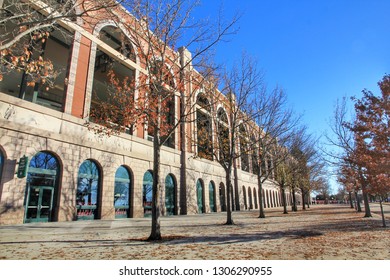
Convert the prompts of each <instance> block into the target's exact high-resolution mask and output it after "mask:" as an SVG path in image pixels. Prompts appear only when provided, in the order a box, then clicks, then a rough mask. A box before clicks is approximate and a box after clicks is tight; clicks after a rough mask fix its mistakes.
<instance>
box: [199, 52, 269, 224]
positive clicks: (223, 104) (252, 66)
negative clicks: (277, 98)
mask: <svg viewBox="0 0 390 280" xmlns="http://www.w3.org/2000/svg"><path fill="white" fill-rule="evenodd" d="M220 81H221V83H220V85H221V87H222V89H221V91H220V93H218V94H216V93H215V92H213V91H212V92H210V93H211V95H209V99H210V100H213V102H212V104H214V105H216V104H220V107H218V108H214V110H215V114H212V116H211V119H210V121H209V124H208V125H206V126H203V127H198V139H197V145H198V152H199V151H200V150H199V147H203V149H202V151H206V154H208V155H209V156H210V158H212V159H214V160H216V161H217V162H218V163H219V164H220V165H221V167H222V168H223V169H224V171H225V177H226V190H227V192H226V198H227V209H226V210H227V221H226V224H228V225H232V224H234V221H233V217H232V205H233V201H232V197H233V184H234V181H233V180H232V178H233V177H232V176H233V175H234V174H233V173H234V169H235V168H237V165H236V164H237V163H236V161H237V160H238V159H239V158H241V157H246V156H248V155H249V154H251V153H252V151H253V148H254V146H253V145H252V144H250V143H249V141H247V140H248V136H249V135H248V134H247V132H246V131H248V129H249V128H252V127H253V121H254V119H255V118H256V113H257V112H256V111H255V110H254V108H253V106H252V105H253V100H254V98H255V94H256V92H257V91H258V90H259V89H260V86H261V85H262V74H261V72H260V71H259V70H258V68H257V63H256V61H255V60H254V59H253V58H251V57H250V56H249V55H247V54H246V53H243V55H242V57H241V59H240V61H239V62H238V63H237V64H235V65H234V66H233V67H232V69H231V70H225V71H224V72H223V73H222V74H221V78H220ZM207 127H209V128H208V130H207ZM211 128H212V129H211ZM202 131H203V132H202ZM210 132H211V133H212V137H210V138H208V137H207V134H208V133H210ZM211 139H213V142H212V144H213V147H212V149H207V150H206V147H207V145H209V144H210V143H211ZM240 140H241V143H240ZM240 144H242V145H241V146H240Z"/></svg>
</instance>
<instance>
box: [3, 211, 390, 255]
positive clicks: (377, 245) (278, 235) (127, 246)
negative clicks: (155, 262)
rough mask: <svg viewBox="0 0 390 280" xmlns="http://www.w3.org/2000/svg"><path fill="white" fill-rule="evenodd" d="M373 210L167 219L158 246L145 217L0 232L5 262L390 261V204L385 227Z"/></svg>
mask: <svg viewBox="0 0 390 280" xmlns="http://www.w3.org/2000/svg"><path fill="white" fill-rule="evenodd" d="M371 208H372V211H373V217H372V218H363V216H364V213H357V212H356V211H355V210H354V209H351V208H350V207H349V206H348V205H345V204H344V205H312V206H311V207H310V209H307V210H305V211H302V210H301V207H299V211H298V212H291V211H289V214H282V212H283V211H282V210H283V209H282V208H274V209H265V211H266V218H265V219H259V218H258V212H257V211H242V212H233V219H234V222H235V225H233V226H227V225H224V223H225V221H226V213H224V212H223V213H214V214H202V215H188V216H171V217H163V218H162V219H161V226H162V234H163V237H164V240H162V241H159V242H147V241H146V239H147V237H148V236H149V233H150V224H151V220H150V219H147V218H142V219H122V220H95V221H76V222H60V223H56V222H53V223H34V224H23V225H13V226H0V259H9V260H20V259H25V260H35V259H42V260H45V259H54V260H98V259H102V260H115V259H119V260H151V259H162V260H175V259H178V260H191V259H200V260H204V259H210V260H216V259H221V260H222V259H224V260H228V259H240V260H245V259H252V260H256V259H265V260H292V259H295V260H306V259H317V260H321V259H326V260H333V259H334V260H339V259H350V260H371V259H373V260H383V259H384V260H390V205H385V211H386V219H387V225H388V227H387V228H383V227H382V221H381V216H380V215H379V206H378V204H372V205H371ZM288 210H290V208H289V209H288ZM363 210H364V208H363Z"/></svg>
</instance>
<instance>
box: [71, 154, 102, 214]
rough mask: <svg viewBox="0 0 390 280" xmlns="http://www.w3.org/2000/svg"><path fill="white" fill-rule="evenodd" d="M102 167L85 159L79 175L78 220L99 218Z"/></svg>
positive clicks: (77, 195)
mask: <svg viewBox="0 0 390 280" xmlns="http://www.w3.org/2000/svg"><path fill="white" fill-rule="evenodd" d="M100 173H101V172H100V168H99V167H98V166H97V164H96V163H95V162H94V161H92V160H86V161H84V162H83V163H82V164H81V165H80V168H79V173H78V177H77V194H76V204H77V205H76V207H77V220H92V219H98V218H99V214H98V210H99V206H100V205H99V199H100V185H101V182H100V181H101V175H100Z"/></svg>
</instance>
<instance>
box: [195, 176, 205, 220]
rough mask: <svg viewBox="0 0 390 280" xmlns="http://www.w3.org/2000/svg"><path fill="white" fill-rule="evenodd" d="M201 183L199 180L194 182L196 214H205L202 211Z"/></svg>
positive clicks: (203, 210)
mask: <svg viewBox="0 0 390 280" xmlns="http://www.w3.org/2000/svg"><path fill="white" fill-rule="evenodd" d="M203 189H204V187H203V181H202V180H201V179H198V181H196V202H197V205H198V213H199V214H200V213H205V209H204V197H203Z"/></svg>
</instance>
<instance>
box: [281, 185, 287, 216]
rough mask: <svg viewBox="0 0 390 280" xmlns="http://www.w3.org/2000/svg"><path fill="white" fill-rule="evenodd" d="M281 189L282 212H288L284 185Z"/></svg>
mask: <svg viewBox="0 0 390 280" xmlns="http://www.w3.org/2000/svg"><path fill="white" fill-rule="evenodd" d="M281 189H282V200H283V214H288V212H287V199H286V191H285V189H284V187H282V188H281Z"/></svg>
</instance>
